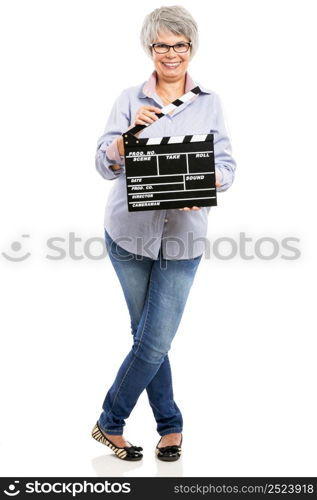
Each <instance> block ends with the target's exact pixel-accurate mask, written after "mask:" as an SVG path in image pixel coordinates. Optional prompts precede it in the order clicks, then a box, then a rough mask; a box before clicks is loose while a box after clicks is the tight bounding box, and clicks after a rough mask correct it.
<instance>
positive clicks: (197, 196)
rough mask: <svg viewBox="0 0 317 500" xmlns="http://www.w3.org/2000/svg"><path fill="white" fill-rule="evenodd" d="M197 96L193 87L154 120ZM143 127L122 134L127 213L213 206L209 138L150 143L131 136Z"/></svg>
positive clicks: (210, 139) (213, 178) (213, 194)
mask: <svg viewBox="0 0 317 500" xmlns="http://www.w3.org/2000/svg"><path fill="white" fill-rule="evenodd" d="M200 92H201V91H200V88H199V87H195V88H194V89H192V90H191V91H190V92H187V93H186V94H184V95H183V96H182V97H180V98H179V99H176V101H173V102H172V103H171V104H169V105H168V106H165V107H164V108H162V110H161V113H158V114H156V116H158V117H159V118H162V117H163V116H165V115H167V114H168V113H170V112H171V111H172V110H173V109H175V108H176V107H178V106H181V105H182V104H183V103H185V102H187V101H188V100H190V99H191V98H193V97H194V96H195V95H197V94H199V93H200ZM147 126H150V125H136V126H135V127H133V128H132V129H130V130H128V131H127V132H125V133H124V134H122V136H123V143H124V155H125V167H126V183H127V200H128V210H129V211H130V212H135V211H140V210H163V209H166V208H184V207H192V206H195V205H196V206H213V205H217V194H216V187H215V161H214V147H213V144H214V141H213V139H214V137H213V134H208V135H206V134H205V135H185V136H176V137H159V138H150V139H139V138H136V137H135V136H134V134H136V133H137V132H139V131H140V130H142V129H144V128H145V127H147Z"/></svg>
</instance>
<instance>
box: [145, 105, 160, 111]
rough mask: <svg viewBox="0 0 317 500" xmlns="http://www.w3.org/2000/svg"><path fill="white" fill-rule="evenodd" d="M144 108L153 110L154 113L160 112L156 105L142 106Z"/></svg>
mask: <svg viewBox="0 0 317 500" xmlns="http://www.w3.org/2000/svg"><path fill="white" fill-rule="evenodd" d="M144 109H148V110H149V111H154V113H160V112H161V109H160V108H157V107H156V106H144Z"/></svg>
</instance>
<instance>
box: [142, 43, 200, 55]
mask: <svg viewBox="0 0 317 500" xmlns="http://www.w3.org/2000/svg"><path fill="white" fill-rule="evenodd" d="M180 44H184V45H188V49H187V50H185V51H184V52H177V51H176V50H175V48H174V47H176V46H177V45H180ZM156 45H166V47H168V50H166V52H156V50H155V46H156ZM191 46H192V42H178V43H175V44H174V45H169V44H168V43H163V42H157V43H151V45H150V47H151V48H152V49H153V50H154V52H155V53H156V54H167V53H168V52H169V51H170V50H171V48H173V50H174V52H176V54H186V52H188V51H189V49H190V48H191Z"/></svg>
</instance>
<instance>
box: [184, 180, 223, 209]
mask: <svg viewBox="0 0 317 500" xmlns="http://www.w3.org/2000/svg"><path fill="white" fill-rule="evenodd" d="M220 186H221V184H220V182H218V181H217V179H216V187H220ZM200 209H201V207H196V206H193V207H184V208H179V209H178V210H184V211H185V212H188V211H189V210H200Z"/></svg>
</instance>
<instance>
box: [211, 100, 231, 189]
mask: <svg viewBox="0 0 317 500" xmlns="http://www.w3.org/2000/svg"><path fill="white" fill-rule="evenodd" d="M214 106H215V110H216V129H215V130H212V133H213V134H214V155H215V167H216V179H217V180H218V181H219V182H220V184H221V186H220V187H218V188H217V191H226V190H227V189H228V188H229V187H230V186H231V184H232V183H233V181H234V176H235V170H236V162H235V160H234V158H233V157H232V148H231V142H230V138H229V134H228V131H227V128H226V124H225V119H224V114H223V109H222V104H221V100H220V98H219V96H218V95H217V94H215V100H214Z"/></svg>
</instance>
